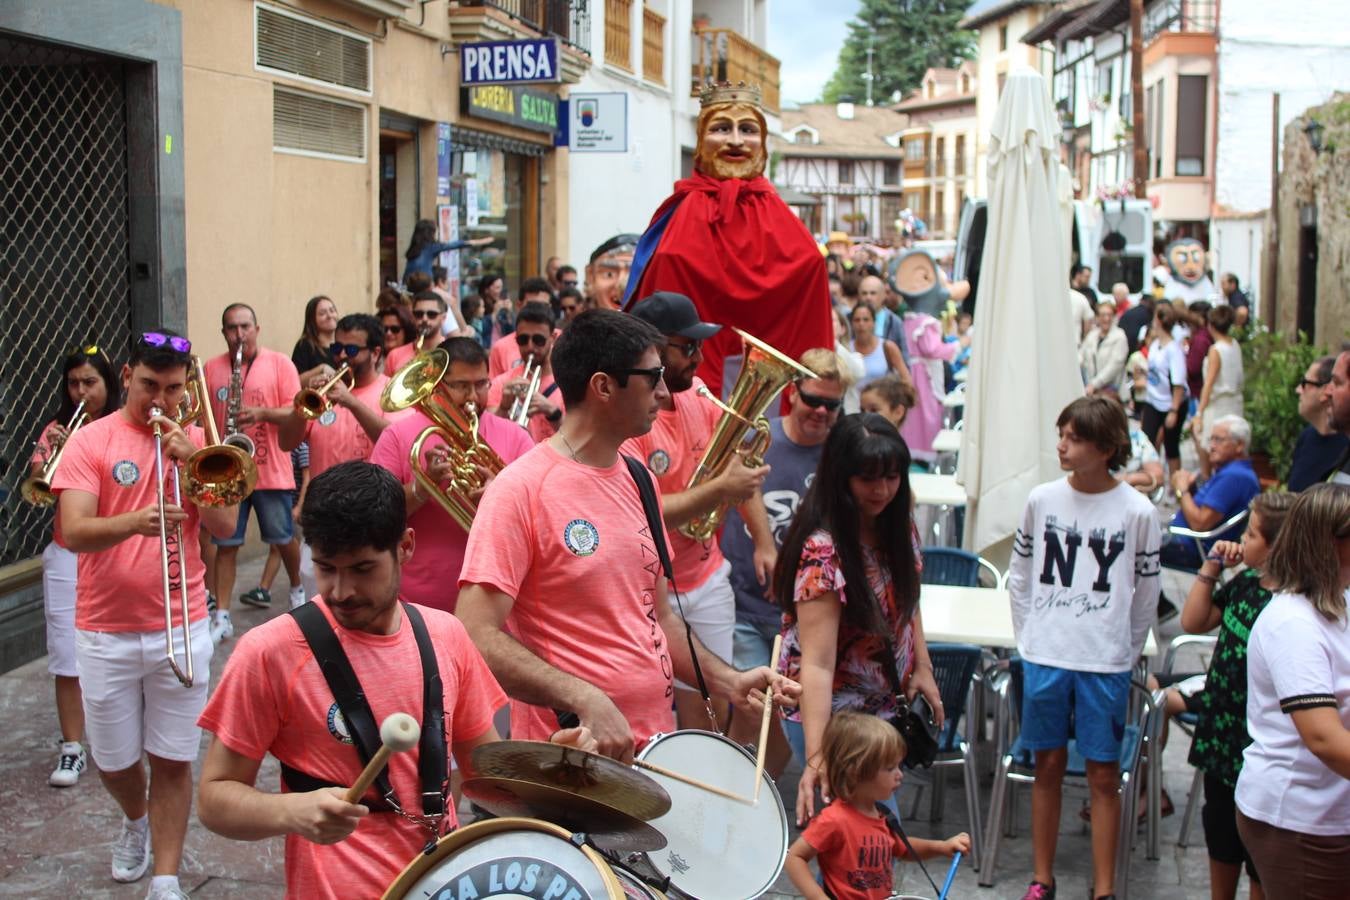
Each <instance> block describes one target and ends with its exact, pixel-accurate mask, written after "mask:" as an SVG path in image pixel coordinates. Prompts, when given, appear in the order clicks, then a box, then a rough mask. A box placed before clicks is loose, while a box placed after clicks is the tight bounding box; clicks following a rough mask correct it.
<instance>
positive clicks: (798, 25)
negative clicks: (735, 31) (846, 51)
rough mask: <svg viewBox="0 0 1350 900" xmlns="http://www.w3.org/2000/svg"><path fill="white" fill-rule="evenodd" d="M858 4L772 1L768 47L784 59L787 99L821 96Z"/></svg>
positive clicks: (848, 1) (835, 0)
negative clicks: (849, 21) (846, 25)
mask: <svg viewBox="0 0 1350 900" xmlns="http://www.w3.org/2000/svg"><path fill="white" fill-rule="evenodd" d="M858 6H859V0H832V2H830V3H821V2H820V0H770V2H769V46H768V48H767V49H768V51H769V52H770V53H772V54H773V55H774V56H776V57H778V59H779V60H780V61H781V62H782V70H781V79H782V85H783V86H782V94H783V99H784V100H796V101H797V102H799V103H809V102H811V101H812V100H818V99H820V90H821V88H823V87H825V82H827V81H829V80H830V76H831V75H833V74H834V67H835V64H836V63H838V61H839V48H840V47H842V46H843V45H844V36H845V35H846V34H847V33H848V29H847V28H846V27H845V23H846V22H848V20H849V19H851V18H853V16H854V15H855V14H856V13H857V11H858Z"/></svg>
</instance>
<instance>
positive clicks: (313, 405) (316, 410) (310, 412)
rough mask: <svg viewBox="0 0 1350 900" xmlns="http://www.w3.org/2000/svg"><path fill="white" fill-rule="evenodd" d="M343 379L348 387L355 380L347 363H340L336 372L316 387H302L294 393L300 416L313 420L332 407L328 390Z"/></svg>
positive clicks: (296, 408)
mask: <svg viewBox="0 0 1350 900" xmlns="http://www.w3.org/2000/svg"><path fill="white" fill-rule="evenodd" d="M343 379H346V380H347V383H348V387H350V386H351V384H352V383H353V382H354V381H355V379H354V378H352V367H351V366H350V365H348V364H347V363H343V364H342V368H340V369H338V370H337V374H336V375H334V376H333V377H332V378H330V379H329V380H328V381H327V382H325V383H324V384H323V385H322V386H320V387H317V388H302V389H301V390H300V392H299V393H297V394H296V395H295V401H294V403H295V411H296V412H297V413H299V414H300V418H302V419H306V420H308V421H311V422H312V421H314V420H315V419H317V418H318V417H319V416H321V415H323V414H324V413H326V412H328V410H330V409H332V408H333V401H331V400H329V399H328V391H329V390H330V389H331V388H332V387H333V385H335V384H337V383H338V382H339V381H342V380H343Z"/></svg>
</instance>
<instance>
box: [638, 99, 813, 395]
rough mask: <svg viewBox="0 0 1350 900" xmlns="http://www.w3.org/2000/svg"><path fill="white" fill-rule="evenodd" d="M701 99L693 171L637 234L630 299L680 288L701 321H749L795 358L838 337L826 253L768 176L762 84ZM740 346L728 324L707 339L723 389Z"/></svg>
mask: <svg viewBox="0 0 1350 900" xmlns="http://www.w3.org/2000/svg"><path fill="white" fill-rule="evenodd" d="M700 99H701V101H702V110H701V112H700V113H699V117H698V147H697V149H696V150H695V154H694V174H693V175H692V176H690V177H689V178H685V179H682V180H680V181H677V182H676V183H675V193H674V194H672V195H671V196H670V197H669V198H667V200H666V202H665V203H663V204H661V207H660V208H659V209H658V210H657V211H656V215H655V216H654V217H653V218H652V222H651V224H650V225H649V226H648V227H647V231H646V232H645V233H644V234H643V235H642V239H641V240H640V241H639V242H638V247H637V252H636V254H635V255H634V258H633V271H632V274H631V275H630V277H629V279H628V290H627V291H626V292H625V294H624V307H625V308H626V309H627V308H630V307H631V305H632V304H633V303H634V302H635V301H636V300H637V298H640V297H648V296H651V295H652V294H654V293H656V292H657V291H674V292H676V293H679V294H684V295H685V296H687V297H689V298H691V299H692V300H693V301H694V305H695V306H697V307H698V313H699V318H701V319H702V320H703V321H705V322H715V323H717V324H719V325H732V326H735V327H736V328H740V329H743V330H744V331H747V332H749V333H750V334H752V335H754V336H755V337H757V338H759V339H760V340H762V341H765V342H766V343H768V344H769V345H771V346H772V347H774V348H775V349H777V350H779V351H781V352H782V353H785V354H786V355H788V356H790V357H792V358H793V359H798V358H800V357H801V355H802V353H803V352H805V351H806V350H808V349H810V348H812V347H833V346H834V324H833V320H832V317H831V312H830V288H829V283H828V281H827V279H826V275H825V260H824V258H822V257H821V255H820V249H819V248H818V247H817V246H816V242H815V239H814V238H812V237H811V234H810V233H809V232H808V231H807V230H806V226H805V225H803V224H802V222H801V220H800V219H798V218H797V217H796V216H795V215H793V213H792V210H790V209H788V207H787V204H786V203H784V202H783V200H782V198H780V197H779V196H778V193H777V191H775V190H774V187H773V185H772V184H770V183H769V180H768V179H767V178H765V177H764V164H765V162H766V160H767V159H768V154H767V150H766V148H765V139H766V137H767V128H766V125H765V121H764V113H763V112H762V110H761V108H760V89H759V88H758V87H753V86H747V85H745V84H743V83H741V84H735V85H730V84H720V85H710V86H708V87H707V88H705V89H704V91H703V93H702V95H701V97H700ZM740 353H741V340H740V337H739V336H737V334H736V333H735V332H734V331H733V330H732V329H731V328H723V329H722V331H720V332H719V333H718V334H717V335H716V336H715V337H713V338H710V339H709V340H708V341H706V342H705V343H704V344H703V365H702V366H701V367H700V368H699V372H698V374H699V375H700V377H702V378H703V380H704V382H706V383H707V385H708V386H709V387H710V388H711V389H712V390H713V391H715V392H716V393H717V394H718V395H719V396H721V394H722V382H723V366H724V361H725V360H726V358H727V357H728V356H738V355H739V354H740Z"/></svg>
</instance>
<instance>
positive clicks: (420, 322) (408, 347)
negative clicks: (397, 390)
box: [384, 291, 448, 375]
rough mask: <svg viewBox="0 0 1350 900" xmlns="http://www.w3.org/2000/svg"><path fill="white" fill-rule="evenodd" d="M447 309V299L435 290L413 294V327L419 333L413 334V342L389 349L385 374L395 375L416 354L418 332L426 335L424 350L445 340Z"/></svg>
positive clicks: (423, 342) (423, 343)
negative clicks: (444, 330)
mask: <svg viewBox="0 0 1350 900" xmlns="http://www.w3.org/2000/svg"><path fill="white" fill-rule="evenodd" d="M447 309H448V307H447V306H446V305H445V299H444V298H443V297H441V295H440V294H438V293H436V292H435V291H418V292H417V293H416V294H413V300H412V317H413V327H414V328H415V329H416V330H417V333H416V334H414V335H413V341H412V343H410V344H404V345H403V346H402V347H395V348H394V349H393V350H390V351H389V356H387V357H386V358H385V361H384V374H386V375H393V374H394V373H395V372H397V371H398V370H399V369H401V368H403V367H404V366H405V365H407V364H408V361H409V360H410V359H412V358H413V356H414V355H416V353H417V335H418V334H421V335H424V336H425V337H424V338H423V340H422V349H423V350H431V349H432V348H435V347H439V346H440V345H441V342H442V341H444V340H445V335H443V334H442V333H441V326H442V325H443V324H445V313H446V310H447Z"/></svg>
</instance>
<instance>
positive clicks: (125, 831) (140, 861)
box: [112, 816, 150, 883]
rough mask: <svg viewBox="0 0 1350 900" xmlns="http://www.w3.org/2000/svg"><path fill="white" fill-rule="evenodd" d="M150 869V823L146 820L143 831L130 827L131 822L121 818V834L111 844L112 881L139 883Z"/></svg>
mask: <svg viewBox="0 0 1350 900" xmlns="http://www.w3.org/2000/svg"><path fill="white" fill-rule="evenodd" d="M149 868H150V823H149V821H148V820H147V822H146V825H145V829H144V830H143V831H141V830H137V829H135V828H132V827H131V822H129V821H128V820H127V818H126V817H125V816H123V817H122V833H121V834H119V835H118V836H117V840H116V841H114V842H113V848H112V877H113V881H120V882H123V883H129V882H132V881H140V880H141V879H142V878H144V877H145V872H146V870H147V869H149Z"/></svg>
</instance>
